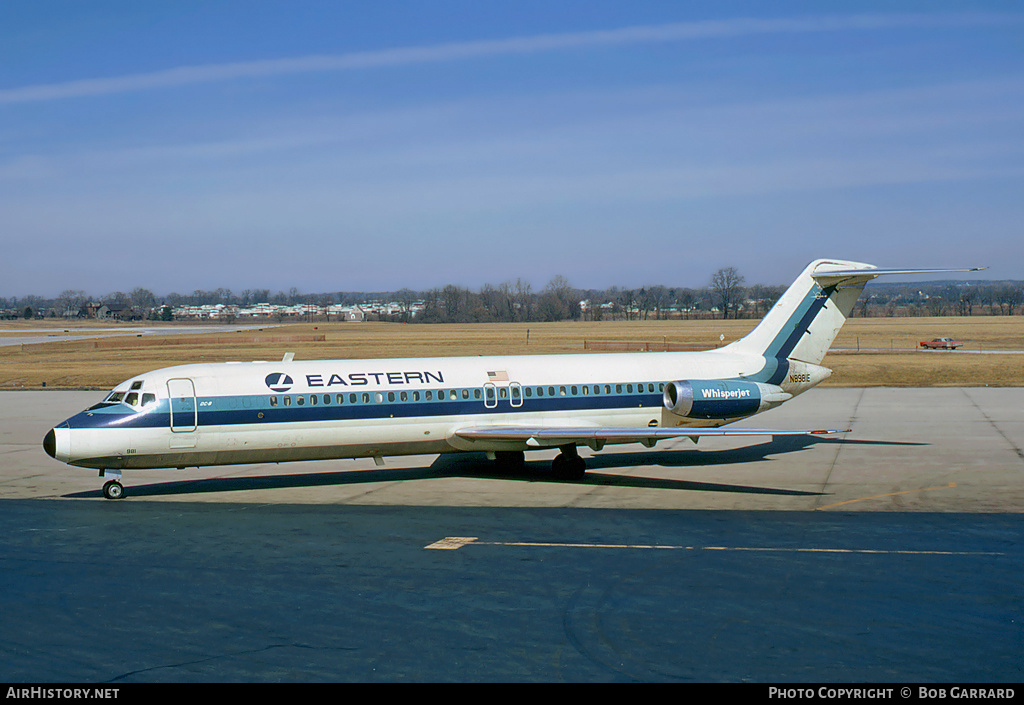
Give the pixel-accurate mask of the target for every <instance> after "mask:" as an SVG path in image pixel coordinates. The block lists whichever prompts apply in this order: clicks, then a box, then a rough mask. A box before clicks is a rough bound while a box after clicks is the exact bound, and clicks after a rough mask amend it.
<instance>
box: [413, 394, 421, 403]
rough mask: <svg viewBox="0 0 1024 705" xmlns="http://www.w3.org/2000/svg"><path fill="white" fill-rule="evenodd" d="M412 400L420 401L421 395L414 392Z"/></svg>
mask: <svg viewBox="0 0 1024 705" xmlns="http://www.w3.org/2000/svg"><path fill="white" fill-rule="evenodd" d="M412 400H413V401H419V400H420V393H419V392H413V393H412Z"/></svg>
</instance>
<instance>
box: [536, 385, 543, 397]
mask: <svg viewBox="0 0 1024 705" xmlns="http://www.w3.org/2000/svg"><path fill="white" fill-rule="evenodd" d="M537 396H538V397H542V396H544V387H537Z"/></svg>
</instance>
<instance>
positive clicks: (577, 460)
mask: <svg viewBox="0 0 1024 705" xmlns="http://www.w3.org/2000/svg"><path fill="white" fill-rule="evenodd" d="M559 450H561V451H562V452H561V453H559V454H558V455H557V456H555V459H554V460H553V461H552V462H551V472H552V474H553V475H554V476H555V478H556V479H559V480H579V479H582V477H583V474H584V473H585V472H586V471H587V465H586V463H585V462H584V461H583V458H581V457H580V455H579V453H578V452H576V446H575V444H570V445H564V446H561V447H560V449H559ZM494 462H495V465H496V466H497V468H498V470H500V471H501V472H502V473H505V474H515V473H519V472H522V471H523V467H524V464H525V462H526V459H525V454H524V453H523V451H521V450H499V451H496V452H495V453H494Z"/></svg>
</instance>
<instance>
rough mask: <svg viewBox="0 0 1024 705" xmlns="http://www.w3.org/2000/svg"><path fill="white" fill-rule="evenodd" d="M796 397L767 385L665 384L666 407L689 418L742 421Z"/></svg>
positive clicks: (735, 382) (739, 382) (732, 382)
mask: <svg viewBox="0 0 1024 705" xmlns="http://www.w3.org/2000/svg"><path fill="white" fill-rule="evenodd" d="M792 396H793V395H792V394H789V393H788V392H784V391H782V388H781V387H777V386H775V385H774V384H764V383H763V382H744V381H742V380H722V379H700V380H684V381H681V382H669V383H668V384H666V385H665V394H664V404H665V408H666V409H668V410H669V411H670V412H671V413H673V414H675V415H676V416H683V417H685V418H688V419H738V418H742V417H744V416H750V415H751V414H756V413H757V412H759V411H764V410H765V409H770V408H772V407H773V406H777V405H779V404H781V403H782V402H784V401H786V400H787V399H790V398H792Z"/></svg>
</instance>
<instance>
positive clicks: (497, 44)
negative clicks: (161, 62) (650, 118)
mask: <svg viewBox="0 0 1024 705" xmlns="http://www.w3.org/2000/svg"><path fill="white" fill-rule="evenodd" d="M1022 19H1024V16H1020V15H1006V14H990V13H958V14H940V15H934V14H894V15H851V16H840V17H800V18H784V19H755V18H739V19H730V20H714V21H703V22H681V23H673V24H664V25H648V26H637V27H624V28H619V29H612V30H598V31H589V32H569V33H561V34H541V35H534V36H529V37H512V38H508V39H496V40H481V41H470V42H454V43H448V44H437V45H432V46H423V47H398V48H393V49H384V50H378V51H364V52H353V53H348V54H338V55H320V56H304V57H294V58H285V59H268V60H261V61H245V62H234V63H226V64H208V65H204V66H183V67H178V68H173V69H167V70H163V71H153V72H149V73H139V74H129V75H126V76H115V77H109V78H90V79H82V80H77V81H66V82H63V83H51V84H41V85H35V86H23V87H20V88H8V89H4V90H0V104H14V103H32V102H41V101H50V100H63V99H68V98H81V97H90V96H102V95H113V94H118V93H132V92H137V91H146V90H154V89H159V88H173V87H178V86H187V85H195V84H202V83H216V82H223V81H233V80H237V79H244V78H262V77H268V76H286V75H295V74H303V73H325V72H337V71H353V70H359V69H372V68H383V67H396V66H412V65H419V64H428V63H440V62H451V61H461V60H467V59H475V58H483V57H491V56H508V55H516V54H536V53H543V52H550V51H561V50H573V49H582V48H587V47H601V46H617V45H629V44H650V43H664V42H682V41H693V40H701V39H724V38H732V37H741V36H751V35H758V34H792V33H805V34H806V33H822V32H838V31H867V30H891V29H928V28H940V27H957V28H962V27H964V26H968V25H976V26H978V25H999V24H1006V23H1019V22H1021V20H1022Z"/></svg>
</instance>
